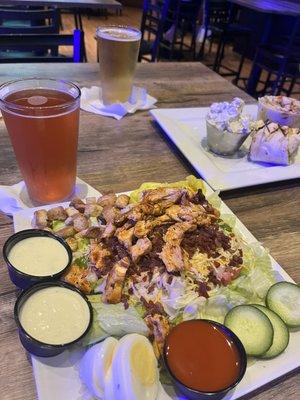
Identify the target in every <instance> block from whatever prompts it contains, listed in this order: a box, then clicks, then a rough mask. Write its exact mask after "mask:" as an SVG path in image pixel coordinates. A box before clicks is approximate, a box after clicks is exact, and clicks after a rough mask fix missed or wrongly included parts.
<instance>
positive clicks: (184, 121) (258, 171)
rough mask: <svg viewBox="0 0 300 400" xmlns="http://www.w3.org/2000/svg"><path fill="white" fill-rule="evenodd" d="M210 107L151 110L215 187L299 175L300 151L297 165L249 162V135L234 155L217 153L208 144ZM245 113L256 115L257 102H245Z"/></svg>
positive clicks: (259, 183) (183, 151) (174, 140)
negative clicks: (207, 119) (207, 124)
mask: <svg viewBox="0 0 300 400" xmlns="http://www.w3.org/2000/svg"><path fill="white" fill-rule="evenodd" d="M208 110H209V108H208V107H200V108H164V109H156V110H151V111H150V114H151V115H152V116H153V117H154V118H155V120H156V121H157V122H158V124H159V125H160V126H161V128H162V129H163V130H164V132H165V133H166V135H167V136H168V137H169V139H170V140H171V141H172V142H173V143H174V144H175V145H176V147H177V148H178V149H179V150H180V151H181V153H182V154H183V155H184V156H185V157H186V158H187V160H188V161H189V162H190V163H191V164H192V166H193V167H194V168H195V170H196V171H197V172H198V173H199V174H200V175H201V176H202V177H203V178H204V179H205V180H206V182H208V184H209V185H210V186H211V187H212V188H213V189H215V190H230V189H237V188H242V187H247V186H253V185H261V184H263V183H268V182H276V181H283V180H288V179H294V178H300V151H299V152H298V155H297V156H296V159H295V162H294V164H291V165H288V166H275V165H271V164H266V163H259V164H258V163H253V162H251V161H248V158H247V150H248V149H249V146H250V142H251V139H250V138H248V139H247V140H246V141H245V143H244V145H243V146H242V148H241V150H240V151H239V152H238V153H237V154H235V155H234V156H232V157H222V156H217V155H215V154H213V153H211V152H210V151H208V149H207V146H206V122H205V116H206V114H207V113H208ZM244 112H245V113H247V114H250V115H252V116H253V117H254V118H256V114H257V105H256V104H250V105H246V106H245V108H244Z"/></svg>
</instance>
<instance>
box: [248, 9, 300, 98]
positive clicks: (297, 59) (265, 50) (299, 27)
mask: <svg viewBox="0 0 300 400" xmlns="http://www.w3.org/2000/svg"><path fill="white" fill-rule="evenodd" d="M299 32H300V17H298V18H297V19H296V20H295V21H294V24H293V26H292V29H291V32H290V34H289V35H288V36H285V35H283V36H278V37H276V38H275V39H274V38H273V41H272V42H271V43H266V44H261V45H259V46H257V49H256V53H255V57H254V60H253V64H252V70H251V73H250V76H249V80H248V82H247V86H246V88H247V91H248V92H249V93H251V94H252V95H254V96H256V97H258V96H264V95H265V94H272V95H279V94H280V93H281V92H285V93H286V94H287V95H288V96H289V95H290V94H291V93H292V90H293V88H294V85H295V84H296V82H297V80H298V79H299V78H300V69H299V65H300V35H299ZM262 70H264V71H266V72H267V77H266V79H265V80H264V81H263V80H261V79H260V75H261V72H262ZM257 72H258V74H257ZM256 77H257V78H256ZM287 81H290V85H289V87H288V88H287V89H286V88H285V84H286V83H287ZM259 84H263V87H262V88H261V89H259V90H258V89H257V88H258V86H259Z"/></svg>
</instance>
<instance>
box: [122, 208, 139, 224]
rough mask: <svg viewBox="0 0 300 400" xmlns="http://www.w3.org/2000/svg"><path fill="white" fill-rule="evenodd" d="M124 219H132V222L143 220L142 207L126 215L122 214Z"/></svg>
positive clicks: (133, 209)
mask: <svg viewBox="0 0 300 400" xmlns="http://www.w3.org/2000/svg"><path fill="white" fill-rule="evenodd" d="M122 215H123V217H124V219H131V220H132V221H139V220H141V219H142V218H143V212H142V210H141V208H140V206H139V205H138V206H135V207H133V208H132V209H131V210H129V211H128V212H127V213H126V214H122Z"/></svg>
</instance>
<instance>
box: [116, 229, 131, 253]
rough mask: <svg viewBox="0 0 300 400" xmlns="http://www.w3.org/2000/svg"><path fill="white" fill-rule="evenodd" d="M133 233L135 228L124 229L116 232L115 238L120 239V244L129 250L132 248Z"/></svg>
mask: <svg viewBox="0 0 300 400" xmlns="http://www.w3.org/2000/svg"><path fill="white" fill-rule="evenodd" d="M133 231H134V228H133V227H132V228H129V229H126V228H124V227H122V228H118V229H117V230H116V233H115V236H116V237H117V238H118V240H119V242H120V243H122V244H123V245H124V246H125V247H126V249H129V248H130V247H131V246H132V238H133Z"/></svg>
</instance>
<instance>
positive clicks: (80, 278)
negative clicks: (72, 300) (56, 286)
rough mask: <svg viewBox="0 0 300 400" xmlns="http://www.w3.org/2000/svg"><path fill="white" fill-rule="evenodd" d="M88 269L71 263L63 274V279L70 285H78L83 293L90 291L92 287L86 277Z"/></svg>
mask: <svg viewBox="0 0 300 400" xmlns="http://www.w3.org/2000/svg"><path fill="white" fill-rule="evenodd" d="M87 275H88V269H86V268H82V267H80V266H78V265H72V266H71V268H70V269H69V270H68V272H67V274H66V275H65V276H64V280H65V281H66V282H68V283H70V284H71V285H74V286H76V287H78V288H79V289H80V290H82V291H83V292H84V293H90V292H91V290H92V288H91V284H90V282H89V281H88V280H87V279H86V277H87Z"/></svg>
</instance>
